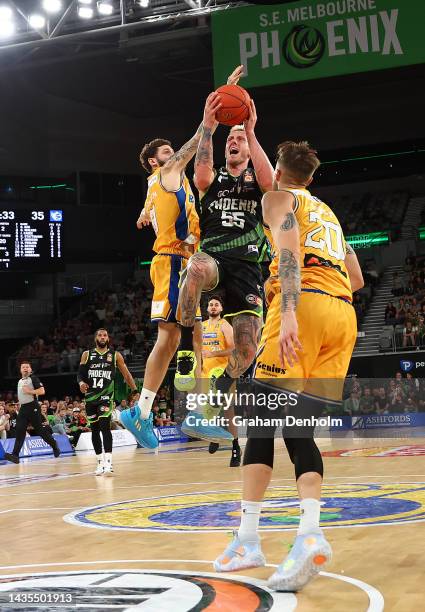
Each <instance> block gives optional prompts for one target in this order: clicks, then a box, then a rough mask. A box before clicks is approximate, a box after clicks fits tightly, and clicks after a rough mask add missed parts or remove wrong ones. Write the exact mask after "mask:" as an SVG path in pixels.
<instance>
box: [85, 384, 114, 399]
mask: <svg viewBox="0 0 425 612" xmlns="http://www.w3.org/2000/svg"><path fill="white" fill-rule="evenodd" d="M101 380H104V379H101ZM114 394H115V381H114V380H113V381H112V382H110V383H109V385H108V386H107V387H105V388H103V389H101V390H100V391H97V392H96V393H95V394H94V395H90V397H87V395H86V399H85V401H86V402H95V401H96V400H98V399H99V398H100V397H101V396H102V395H109V396H110V397H111V398H113V397H114Z"/></svg>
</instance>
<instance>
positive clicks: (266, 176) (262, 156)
mask: <svg viewBox="0 0 425 612" xmlns="http://www.w3.org/2000/svg"><path fill="white" fill-rule="evenodd" d="M256 123H257V111H256V108H255V104H254V100H252V99H251V106H250V109H249V117H248V119H246V121H244V126H245V134H246V138H247V140H248V145H249V152H250V155H251V161H252V165H253V166H254V170H255V176H256V177H257V182H258V184H259V186H260V189H261V191H263V192H264V193H266V192H267V191H271V190H272V188H273V166H272V165H271V163H270V160H269V158H268V157H267V155H266V152H265V151H264V149H263V148H262V146H261V145H260V143H259V142H258V140H257V137H256V135H255V131H254V130H255V125H256Z"/></svg>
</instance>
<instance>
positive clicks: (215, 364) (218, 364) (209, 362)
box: [201, 357, 229, 378]
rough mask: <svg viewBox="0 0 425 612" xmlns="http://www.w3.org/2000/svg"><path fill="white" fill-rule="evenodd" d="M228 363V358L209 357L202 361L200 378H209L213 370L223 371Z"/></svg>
mask: <svg viewBox="0 0 425 612" xmlns="http://www.w3.org/2000/svg"><path fill="white" fill-rule="evenodd" d="M228 363H229V358H228V357H210V358H209V359H203V360H202V373H201V376H202V378H211V371H212V370H214V369H215V368H221V369H222V370H223V371H224V370H225V369H226V367H227V364H228Z"/></svg>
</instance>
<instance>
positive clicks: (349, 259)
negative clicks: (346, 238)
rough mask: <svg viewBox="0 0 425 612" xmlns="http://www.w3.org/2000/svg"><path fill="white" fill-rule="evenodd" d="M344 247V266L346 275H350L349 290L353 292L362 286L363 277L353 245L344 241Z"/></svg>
mask: <svg viewBox="0 0 425 612" xmlns="http://www.w3.org/2000/svg"><path fill="white" fill-rule="evenodd" d="M345 248H346V255H345V266H346V268H347V272H348V276H349V277H350V283H351V291H352V292H353V293H354V292H355V291H358V290H359V289H361V288H362V287H364V279H363V274H362V270H361V268H360V264H359V260H358V259H357V255H356V254H355V252H354V249H353V247H352V246H351V245H350V244H348V242H346V243H345Z"/></svg>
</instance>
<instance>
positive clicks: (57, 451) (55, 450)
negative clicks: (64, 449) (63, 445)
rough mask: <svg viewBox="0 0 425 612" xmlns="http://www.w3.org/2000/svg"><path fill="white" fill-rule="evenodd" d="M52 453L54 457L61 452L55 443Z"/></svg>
mask: <svg viewBox="0 0 425 612" xmlns="http://www.w3.org/2000/svg"><path fill="white" fill-rule="evenodd" d="M53 454H54V456H55V457H56V458H58V457H59V455H60V454H61V452H60V450H59V446H58V445H57V444H55V446H53Z"/></svg>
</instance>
